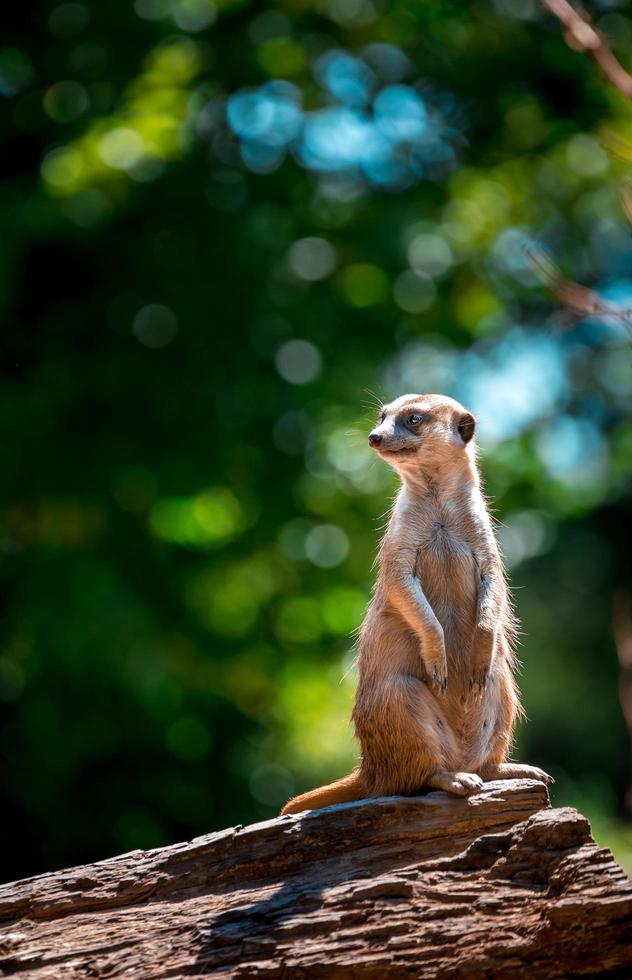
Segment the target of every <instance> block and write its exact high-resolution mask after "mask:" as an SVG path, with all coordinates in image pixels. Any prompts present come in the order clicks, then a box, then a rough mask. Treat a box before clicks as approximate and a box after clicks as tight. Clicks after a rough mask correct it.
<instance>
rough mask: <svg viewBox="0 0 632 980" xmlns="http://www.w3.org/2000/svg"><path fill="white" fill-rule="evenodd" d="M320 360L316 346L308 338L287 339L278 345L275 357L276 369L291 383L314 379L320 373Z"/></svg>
mask: <svg viewBox="0 0 632 980" xmlns="http://www.w3.org/2000/svg"><path fill="white" fill-rule="evenodd" d="M322 360H323V359H322V356H321V353H320V351H319V350H318V348H317V347H315V346H314V344H311V343H310V342H309V341H308V340H288V341H287V343H285V344H282V345H281V347H279V349H278V351H277V353H276V357H275V363H276V368H277V371H278V372H279V374H280V375H281V377H282V378H284V380H285V381H289V382H290V384H293V385H304V384H308V383H309V382H310V381H314V379H315V378H317V377H318V375H319V374H320V371H321V368H322Z"/></svg>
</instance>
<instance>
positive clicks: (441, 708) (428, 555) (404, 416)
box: [281, 395, 550, 813]
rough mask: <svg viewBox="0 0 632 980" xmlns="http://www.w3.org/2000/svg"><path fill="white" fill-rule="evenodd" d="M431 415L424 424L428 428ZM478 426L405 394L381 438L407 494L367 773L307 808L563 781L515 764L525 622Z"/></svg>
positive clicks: (364, 765)
mask: <svg viewBox="0 0 632 980" xmlns="http://www.w3.org/2000/svg"><path fill="white" fill-rule="evenodd" d="M417 418H419V421H415V420H416V419H417ZM474 425H475V423H474V418H473V416H472V415H470V413H469V412H467V411H466V409H464V408H463V406H462V405H459V403H458V402H456V401H454V400H453V399H451V398H446V397H444V396H442V395H404V396H402V397H401V398H398V399H397V400H396V401H394V402H392V403H391V404H390V405H387V406H385V407H384V409H383V412H382V414H381V416H380V421H379V424H378V425H377V427H376V428H375V429H374V430H373V432H372V433H371V435H370V436H369V441H370V443H371V444H372V445H373V446H374V448H375V449H376V451H377V452H379V454H380V455H382V456H383V458H384V459H385V460H386V461H387V462H389V463H390V464H391V465H392V466H393V467H394V468H395V469H396V470H397V472H398V473H399V475H400V477H401V479H402V486H401V488H400V490H399V493H398V495H397V498H396V500H395V503H394V506H393V510H392V513H391V517H390V521H389V525H388V528H387V530H386V533H385V534H384V538H383V540H382V542H381V545H380V549H379V554H378V559H377V565H378V574H377V579H376V583H375V589H374V594H373V598H372V600H371V603H370V605H369V608H368V610H367V614H366V617H365V620H364V623H363V625H362V628H361V631H360V640H359V656H358V669H359V683H358V690H357V694H356V702H355V707H354V709H353V716H352V717H353V721H354V724H355V731H356V735H357V737H358V739H359V741H360V745H361V748H362V756H361V759H360V764H359V766H358V769H357V770H355V771H354V772H353V773H351V774H350V776H347V777H345V778H344V779H341V780H338V781H337V782H335V783H332V784H331V785H330V786H325V787H322V788H321V789H317V790H313V791H312V792H309V793H304V794H303V795H302V796H298V797H295V798H294V799H293V800H290V802H289V803H287V804H286V806H285V807H284V808H283V810H282V811H281V812H282V813H298V812H300V811H302V810H306V809H311V808H314V807H322V806H328V805H330V804H332V803H342V802H349V801H351V800H358V799H363V798H364V797H367V796H384V795H394V794H411V793H415V792H417V791H419V790H420V789H421V787H423V786H427V787H432V788H437V789H444V790H448V791H449V792H452V793H456V794H457V795H465V794H466V793H468V792H470V791H472V790H474V789H476V788H478V787H479V786H480V785H481V781H482V778H487V779H491V778H496V779H498V778H512V777H515V776H520V775H522V776H530V777H535V778H537V779H541V780H543V781H547V782H548V781H549V780H550V777H548V776H547V775H546V773H544V772H542V770H540V769H536V768H535V767H532V766H518V765H515V764H507V763H506V761H505V760H506V758H507V755H508V753H509V750H510V747H511V741H512V734H513V728H514V724H515V720H516V717H517V715H518V714H519V712H520V710H521V708H520V701H519V696H518V691H517V687H516V683H515V680H514V664H515V661H514V655H513V649H512V647H513V644H514V642H515V620H514V616H513V612H512V608H511V601H510V598H509V593H508V588H507V584H506V578H505V572H504V568H503V564H502V559H501V557H500V554H499V551H498V546H497V544H496V539H495V536H494V531H493V525H492V520H491V517H490V515H489V511H488V509H487V506H486V504H485V500H484V498H483V495H482V492H481V489H480V479H479V474H478V470H477V466H476V450H475V440H474V438H473V432H474Z"/></svg>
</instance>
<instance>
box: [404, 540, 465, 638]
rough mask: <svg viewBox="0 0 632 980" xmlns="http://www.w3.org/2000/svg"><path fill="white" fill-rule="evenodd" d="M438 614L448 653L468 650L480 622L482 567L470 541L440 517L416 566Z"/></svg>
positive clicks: (420, 550) (424, 545)
mask: <svg viewBox="0 0 632 980" xmlns="http://www.w3.org/2000/svg"><path fill="white" fill-rule="evenodd" d="M415 572H416V575H417V576H418V578H419V580H420V582H421V586H422V588H423V590H424V593H425V595H426V596H427V598H428V601H429V602H430V605H431V606H432V609H433V611H434V613H435V616H436V617H437V619H438V620H439V622H440V623H441V625H442V627H443V630H444V635H445V641H446V650H447V652H448V654H450V653H453V654H458V655H459V657H462V656H463V655H464V654H467V653H468V652H469V649H470V645H471V642H472V636H473V632H474V627H475V625H476V605H477V601H478V583H479V577H478V568H477V564H476V560H475V558H474V555H473V553H472V550H471V548H470V546H469V544H468V543H467V542H466V541H464V540H463V538H461V537H459V535H458V533H456V532H455V531H454V530H452V529H451V528H450V527H449V526H448V525H446V524H444V523H442V522H440V521H436V522H434V523H433V524H432V525H431V526H430V527H429V528H428V530H427V533H426V535H425V536H424V540H423V542H422V544H421V546H420V548H419V551H418V554H417V564H416V569H415Z"/></svg>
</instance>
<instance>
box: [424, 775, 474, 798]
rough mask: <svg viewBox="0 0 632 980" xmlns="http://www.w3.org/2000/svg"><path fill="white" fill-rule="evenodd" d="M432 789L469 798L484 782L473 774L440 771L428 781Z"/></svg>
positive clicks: (429, 777) (427, 784)
mask: <svg viewBox="0 0 632 980" xmlns="http://www.w3.org/2000/svg"><path fill="white" fill-rule="evenodd" d="M426 786H430V787H431V789H443V790H445V792H446V793H453V794H454V796H467V795H468V793H473V792H475V790H477V789H481V787H482V786H483V780H482V779H481V777H480V776H477V775H476V773H473V772H448V771H447V770H445V769H438V770H437V771H436V772H433V773H432V774H431V775H430V776H428V778H427V779H426Z"/></svg>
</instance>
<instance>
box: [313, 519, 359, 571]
mask: <svg viewBox="0 0 632 980" xmlns="http://www.w3.org/2000/svg"><path fill="white" fill-rule="evenodd" d="M305 553H306V555H307V557H308V558H309V560H310V561H311V562H312V564H313V565H317V566H318V567H319V568H335V567H336V566H337V565H341V564H342V563H343V561H344V560H345V558H346V557H347V555H348V554H349V538H348V537H347V535H346V534H345V532H344V531H343V530H342V528H341V527H337V526H336V525H335V524H319V525H318V526H317V527H315V528H312V530H311V531H310V532H309V534H308V535H307V538H306V539H305Z"/></svg>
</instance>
